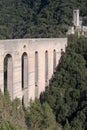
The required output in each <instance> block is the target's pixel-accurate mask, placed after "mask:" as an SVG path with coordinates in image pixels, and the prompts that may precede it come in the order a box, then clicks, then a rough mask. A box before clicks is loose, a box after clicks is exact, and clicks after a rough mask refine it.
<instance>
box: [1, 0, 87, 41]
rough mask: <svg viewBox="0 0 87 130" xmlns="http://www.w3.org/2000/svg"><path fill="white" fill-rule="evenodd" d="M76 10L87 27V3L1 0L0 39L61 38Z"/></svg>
mask: <svg viewBox="0 0 87 130" xmlns="http://www.w3.org/2000/svg"><path fill="white" fill-rule="evenodd" d="M77 8H79V9H80V15H81V16H83V17H84V24H87V0H0V39H7V38H24V37H27V38H29V37H61V36H62V37H63V36H64V35H65V32H66V31H67V28H68V25H72V15H73V9H77Z"/></svg>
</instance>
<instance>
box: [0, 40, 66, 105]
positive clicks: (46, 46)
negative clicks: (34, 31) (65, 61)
mask: <svg viewBox="0 0 87 130" xmlns="http://www.w3.org/2000/svg"><path fill="white" fill-rule="evenodd" d="M66 45H67V38H41V39H40V38H39V39H15V40H0V89H1V91H2V92H3V93H4V91H5V89H7V90H8V92H9V95H10V97H11V100H13V99H15V98H16V97H18V98H19V99H20V100H22V102H23V103H24V104H25V105H27V103H28V102H29V100H30V99H32V100H34V99H35V97H37V98H38V97H39V96H40V93H41V92H43V91H44V90H45V87H46V86H47V85H48V84H49V79H50V78H51V76H52V74H53V72H54V71H55V68H56V66H57V65H58V62H59V59H60V57H61V49H62V50H63V51H65V47H66Z"/></svg>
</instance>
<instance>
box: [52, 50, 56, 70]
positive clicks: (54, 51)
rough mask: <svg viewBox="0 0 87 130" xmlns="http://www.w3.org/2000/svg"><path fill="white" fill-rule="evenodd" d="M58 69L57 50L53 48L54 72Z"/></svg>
mask: <svg viewBox="0 0 87 130" xmlns="http://www.w3.org/2000/svg"><path fill="white" fill-rule="evenodd" d="M55 71H56V50H55V49H54V50H53V72H55Z"/></svg>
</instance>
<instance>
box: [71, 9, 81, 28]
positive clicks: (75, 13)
mask: <svg viewBox="0 0 87 130" xmlns="http://www.w3.org/2000/svg"><path fill="white" fill-rule="evenodd" d="M73 24H74V26H76V27H77V26H79V25H80V22H79V9H77V10H73Z"/></svg>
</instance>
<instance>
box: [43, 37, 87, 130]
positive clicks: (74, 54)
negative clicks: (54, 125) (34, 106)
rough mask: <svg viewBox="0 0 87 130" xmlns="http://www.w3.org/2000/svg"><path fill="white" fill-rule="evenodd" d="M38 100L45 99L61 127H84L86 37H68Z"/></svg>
mask: <svg viewBox="0 0 87 130" xmlns="http://www.w3.org/2000/svg"><path fill="white" fill-rule="evenodd" d="M41 101H43V102H44V101H47V102H48V104H49V105H50V107H51V108H52V110H53V112H54V114H55V117H56V121H57V122H58V123H60V124H61V125H62V127H63V130H87V38H84V37H82V38H77V37H75V36H74V37H70V38H69V42H68V47H67V49H66V53H65V54H64V55H63V56H62V57H61V60H60V64H59V66H58V68H57V72H56V73H55V76H54V78H53V82H52V83H51V85H50V87H49V88H48V89H47V90H46V92H45V93H44V94H43V96H42V97H41Z"/></svg>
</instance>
